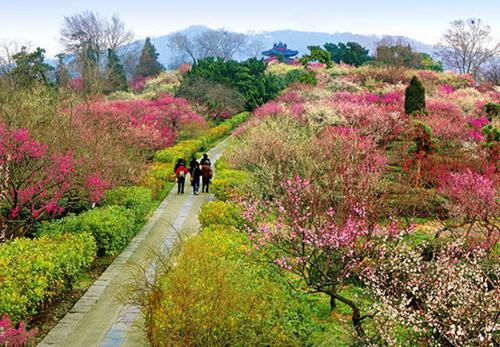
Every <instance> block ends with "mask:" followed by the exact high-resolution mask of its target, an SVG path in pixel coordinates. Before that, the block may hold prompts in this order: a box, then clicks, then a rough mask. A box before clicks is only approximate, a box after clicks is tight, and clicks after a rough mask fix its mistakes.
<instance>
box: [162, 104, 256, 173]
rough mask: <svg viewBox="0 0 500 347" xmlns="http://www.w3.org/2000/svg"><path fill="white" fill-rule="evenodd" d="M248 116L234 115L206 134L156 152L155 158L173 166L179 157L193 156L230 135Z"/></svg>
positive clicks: (244, 114) (243, 114)
mask: <svg viewBox="0 0 500 347" xmlns="http://www.w3.org/2000/svg"><path fill="white" fill-rule="evenodd" d="M247 118H248V113H247V112H243V113H240V114H238V115H236V116H233V117H232V118H230V119H228V120H226V121H224V122H223V123H222V124H220V125H218V126H216V127H214V128H211V129H210V130H209V131H208V133H207V134H206V135H205V136H201V137H199V138H197V139H194V140H185V141H181V142H179V143H177V144H176V145H174V146H172V147H169V148H166V149H164V150H161V151H158V152H156V154H155V160H157V161H159V162H161V163H165V164H171V165H172V168H173V167H174V165H175V161H176V160H177V159H178V158H184V159H187V158H191V157H192V156H193V155H194V154H196V153H197V152H202V151H204V150H206V149H208V147H209V146H210V145H212V144H213V143H215V142H217V141H219V140H220V139H222V138H224V137H225V136H227V135H229V133H230V132H231V131H232V130H233V129H235V128H236V127H237V126H238V125H240V124H241V123H243V122H244V121H245V120H246V119H247ZM174 177H175V176H174Z"/></svg>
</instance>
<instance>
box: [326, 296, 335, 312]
mask: <svg viewBox="0 0 500 347" xmlns="http://www.w3.org/2000/svg"><path fill="white" fill-rule="evenodd" d="M328 295H329V296H330V311H332V312H333V310H335V309H336V308H337V302H336V301H335V296H334V294H328Z"/></svg>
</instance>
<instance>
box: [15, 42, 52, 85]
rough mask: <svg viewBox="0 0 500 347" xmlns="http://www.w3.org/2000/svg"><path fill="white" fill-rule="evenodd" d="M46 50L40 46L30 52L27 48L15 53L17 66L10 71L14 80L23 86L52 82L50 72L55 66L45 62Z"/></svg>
mask: <svg viewBox="0 0 500 347" xmlns="http://www.w3.org/2000/svg"><path fill="white" fill-rule="evenodd" d="M44 55H45V50H44V49H43V48H40V47H38V48H37V49H36V50H35V51H33V52H31V53H29V52H28V51H27V50H26V49H22V50H21V52H19V53H16V54H14V55H13V59H14V63H15V66H14V68H12V70H11V71H10V72H9V76H10V77H11V79H12V80H13V82H14V83H15V84H16V85H18V86H21V87H29V86H30V85H32V84H33V83H36V82H40V83H43V84H46V85H49V84H50V80H49V72H50V71H51V70H53V69H54V68H53V67H52V66H50V65H49V64H47V63H45V61H44V60H45V56H44Z"/></svg>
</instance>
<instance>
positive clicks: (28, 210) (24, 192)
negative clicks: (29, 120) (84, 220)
mask: <svg viewBox="0 0 500 347" xmlns="http://www.w3.org/2000/svg"><path fill="white" fill-rule="evenodd" d="M73 172H74V161H73V158H72V155H71V153H70V152H68V153H64V154H54V155H49V153H48V146H47V145H44V144H42V143H39V142H37V141H36V140H33V139H32V138H30V135H29V132H28V130H26V129H17V130H9V129H7V128H6V127H5V126H4V125H0V175H1V176H0V182H1V183H0V189H1V191H0V197H1V200H0V207H1V210H0V211H1V220H0V242H4V241H6V240H8V239H12V238H14V237H19V236H23V235H24V234H26V233H28V232H29V231H30V228H31V227H32V226H33V224H34V223H35V222H37V221H40V220H43V219H45V218H49V217H51V216H54V215H57V214H60V213H61V212H62V211H63V209H64V202H63V197H64V193H65V192H66V191H67V190H68V188H69V183H68V180H69V178H70V176H71V175H72V174H73Z"/></svg>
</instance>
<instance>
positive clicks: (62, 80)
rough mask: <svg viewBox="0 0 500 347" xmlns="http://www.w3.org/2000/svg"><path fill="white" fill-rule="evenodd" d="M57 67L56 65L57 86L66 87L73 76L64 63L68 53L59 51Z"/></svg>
mask: <svg viewBox="0 0 500 347" xmlns="http://www.w3.org/2000/svg"><path fill="white" fill-rule="evenodd" d="M56 57H57V67H56V86H58V87H66V86H68V85H69V82H70V80H71V77H70V75H69V71H68V69H67V68H66V64H65V63H64V58H65V57H66V55H65V54H64V53H59V54H58V55H57V56H56Z"/></svg>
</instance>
